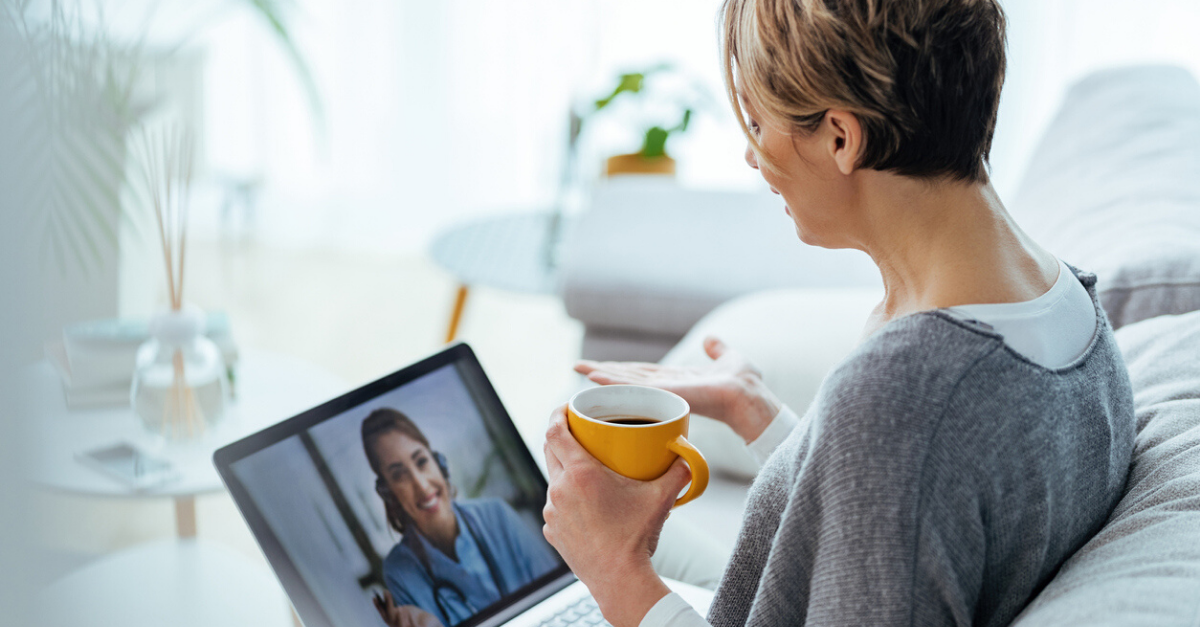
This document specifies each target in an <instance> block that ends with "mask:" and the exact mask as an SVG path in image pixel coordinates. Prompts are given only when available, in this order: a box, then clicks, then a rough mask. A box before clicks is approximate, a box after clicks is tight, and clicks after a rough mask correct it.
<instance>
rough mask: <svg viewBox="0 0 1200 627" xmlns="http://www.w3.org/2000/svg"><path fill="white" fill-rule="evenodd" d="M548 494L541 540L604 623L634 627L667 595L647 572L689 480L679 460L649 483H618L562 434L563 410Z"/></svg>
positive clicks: (552, 438)
mask: <svg viewBox="0 0 1200 627" xmlns="http://www.w3.org/2000/svg"><path fill="white" fill-rule="evenodd" d="M545 450H546V467H547V469H548V470H549V471H550V488H549V490H548V492H547V495H546V508H545V510H544V511H543V516H544V518H545V519H546V526H545V527H544V528H543V530H542V531H543V533H545V535H546V540H548V541H549V542H550V544H551V545H553V546H554V548H555V549H557V550H558V552H559V554H560V555H562V557H563V559H565V560H566V561H567V565H568V566H570V567H571V570H572V571H574V572H575V576H576V577H579V579H580V581H582V582H583V583H584V584H585V585H586V586H587V587H588V590H590V591H591V593H592V596H593V597H595V599H596V603H597V604H598V605H599V606H600V611H601V612H603V613H604V617H605V618H606V619H607V620H608V621H609V622H610V623H612V624H613V625H616V626H617V627H636V625H638V623H640V622H641V620H642V618H643V617H645V615H646V612H648V611H650V608H651V607H653V606H654V604H655V603H657V602H658V601H659V600H660V599H662V598H663V597H664V596H666V595H667V594H668V593H669V592H670V590H669V589H667V587H666V585H665V584H663V582H662V580H661V579H659V577H658V575H657V574H655V572H654V569H653V568H652V567H651V566H650V556H651V555H653V554H654V550H655V549H656V548H657V546H658V536H659V534H660V533H661V532H662V526H663V522H665V521H666V519H667V514H668V513H669V512H670V511H671V506H672V505H673V504H674V503H675V498H676V497H677V496H678V495H679V491H680V490H682V489H683V487H684V486H685V485H687V483H688V481H689V480H690V479H691V473H690V471H689V470H688V467H687V464H685V463H684V462H683V460H682V459H678V460H676V461H675V463H674V464H672V466H671V467H670V468H669V469H668V470H667V473H666V474H665V475H663V476H662V477H660V478H658V479H655V480H654V481H637V480H634V479H629V478H627V477H623V476H621V475H619V474H617V473H615V472H613V471H612V470H609V468H608V467H607V466H605V465H604V464H602V463H601V462H600V461H598V460H597V459H596V458H595V457H592V456H591V454H589V453H588V452H587V451H586V450H584V448H583V446H582V445H580V444H579V442H578V441H576V440H575V436H574V435H572V434H571V431H570V430H569V429H568V427H567V412H566V407H565V406H564V407H559V408H558V409H556V410H554V413H553V414H551V416H550V428H549V429H548V430H547V431H546V448H545Z"/></svg>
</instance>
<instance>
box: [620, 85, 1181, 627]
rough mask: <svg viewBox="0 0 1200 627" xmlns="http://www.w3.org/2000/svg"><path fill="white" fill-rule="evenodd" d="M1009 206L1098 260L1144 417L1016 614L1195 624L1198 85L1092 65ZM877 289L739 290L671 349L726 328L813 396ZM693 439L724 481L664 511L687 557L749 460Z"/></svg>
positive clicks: (718, 534) (682, 354)
mask: <svg viewBox="0 0 1200 627" xmlns="http://www.w3.org/2000/svg"><path fill="white" fill-rule="evenodd" d="M1008 206H1009V210H1010V212H1011V213H1012V214H1013V215H1014V217H1015V218H1016V219H1017V221H1018V222H1019V223H1020V224H1021V225H1022V227H1023V228H1024V229H1025V230H1026V231H1027V232H1028V233H1029V234H1030V235H1031V236H1032V237H1033V238H1034V239H1035V240H1037V241H1039V242H1040V243H1042V244H1043V245H1044V246H1046V247H1047V248H1048V249H1049V250H1051V251H1052V252H1054V253H1055V254H1057V255H1059V256H1060V257H1061V258H1063V259H1064V260H1066V261H1067V262H1068V263H1071V264H1073V265H1075V266H1077V267H1081V268H1083V269H1086V270H1088V271H1091V272H1095V273H1096V274H1097V276H1098V283H1097V291H1098V294H1099V297H1100V301H1101V304H1102V305H1103V307H1104V308H1105V311H1106V313H1107V314H1108V316H1109V318H1110V320H1111V321H1112V324H1113V326H1114V328H1115V329H1116V338H1117V342H1118V344H1119V346H1120V348H1121V351H1122V354H1123V356H1124V359H1125V361H1126V365H1127V367H1128V369H1129V373H1130V379H1131V381H1132V383H1133V390H1134V404H1135V412H1136V418H1137V436H1136V441H1135V450H1134V453H1133V459H1132V460H1131V464H1132V465H1131V469H1130V474H1129V479H1128V482H1127V485H1126V487H1125V492H1124V496H1123V498H1122V499H1121V501H1120V502H1119V504H1118V505H1117V507H1116V509H1115V510H1114V511H1113V512H1112V514H1111V516H1110V518H1109V520H1108V521H1107V523H1106V524H1105V525H1104V526H1103V528H1102V529H1101V530H1100V532H1099V533H1098V534H1096V536H1095V537H1093V538H1092V539H1091V540H1090V541H1089V542H1087V543H1086V544H1085V545H1084V546H1083V547H1082V548H1080V549H1079V550H1078V551H1077V552H1076V553H1075V554H1074V555H1073V556H1072V557H1070V558H1069V559H1068V560H1067V561H1066V563H1064V564H1063V565H1062V567H1061V568H1060V570H1059V571H1058V573H1057V574H1056V575H1055V576H1054V577H1053V579H1052V580H1051V581H1050V582H1049V584H1048V585H1046V586H1045V588H1044V589H1042V590H1041V591H1040V592H1039V593H1038V594H1037V595H1036V597H1035V598H1033V599H1032V601H1031V603H1030V604H1029V605H1028V607H1027V608H1026V609H1025V610H1024V611H1023V613H1022V614H1021V615H1020V616H1019V617H1018V618H1017V620H1016V621H1015V622H1014V625H1019V626H1020V627H1041V626H1049V625H1080V626H1082V625H1101V626H1105V625H1113V626H1116V625H1147V626H1149V625H1178V626H1181V627H1183V626H1190V627H1200V83H1197V81H1196V79H1195V78H1193V77H1192V76H1191V75H1190V74H1189V73H1187V72H1186V71H1184V70H1181V69H1178V68H1174V67H1158V66H1154V67H1132V68H1123V69H1115V70H1109V71H1104V72H1100V73H1097V74H1094V75H1091V76H1089V77H1087V78H1085V79H1083V80H1082V81H1080V82H1079V83H1077V84H1076V85H1075V86H1073V87H1072V88H1071V90H1070V91H1069V92H1068V94H1067V97H1066V99H1065V100H1064V103H1063V105H1062V107H1061V109H1060V111H1059V113H1058V115H1057V117H1056V118H1055V119H1054V121H1053V123H1052V124H1051V126H1050V127H1049V130H1048V131H1047V132H1046V134H1045V135H1044V137H1043V139H1042V141H1041V142H1040V144H1039V146H1038V148H1037V150H1036V153H1035V155H1034V157H1033V159H1032V160H1031V162H1030V167H1029V170H1028V172H1027V174H1026V175H1025V177H1024V179H1023V181H1022V183H1021V185H1020V190H1019V192H1018V194H1017V195H1016V196H1015V197H1014V198H1013V199H1011V200H1010V201H1009V205H1008ZM794 245H796V246H800V245H799V244H798V243H795V244H794ZM793 270H794V271H796V272H801V273H803V269H802V266H797V267H796V268H794V269H793ZM635 283H636V281H635ZM879 296H880V291H879V287H878V285H871V284H869V283H868V282H861V283H858V284H851V285H842V286H825V287H799V288H797V287H787V288H782V289H769V290H765V291H755V292H752V293H748V294H744V295H742V296H739V297H736V298H733V299H732V300H729V301H726V302H724V303H722V304H720V305H718V306H716V307H715V309H713V310H711V311H710V312H708V313H707V314H704V315H702V316H701V317H700V319H699V320H698V321H697V322H696V324H694V325H693V326H692V328H691V329H690V330H689V331H688V332H687V334H686V335H685V337H683V339H682V340H681V341H680V342H678V343H677V344H676V345H675V346H674V347H673V348H671V349H670V351H669V352H668V353H667V354H666V355H665V356H664V357H663V359H662V362H663V363H669V364H676V365H689V364H696V363H702V362H704V361H706V360H707V357H706V356H705V355H704V353H703V350H702V348H701V342H702V341H703V339H704V337H706V336H707V335H710V334H712V335H717V336H719V337H721V338H722V339H724V340H725V341H726V342H727V343H728V344H730V345H731V346H732V347H734V348H735V349H737V350H739V351H741V352H742V353H744V354H745V355H747V356H748V357H749V358H750V359H751V361H753V362H754V363H755V364H756V365H757V366H758V367H759V368H760V369H761V370H762V371H763V376H764V378H765V380H766V383H767V385H768V386H769V387H771V388H772V389H773V390H774V391H775V392H776V393H777V394H778V395H779V396H780V397H781V398H782V400H784V401H785V402H786V403H788V404H789V405H790V406H792V407H793V408H795V409H796V410H797V411H798V412H799V411H803V410H804V408H805V407H807V405H808V404H809V403H810V402H811V400H812V398H813V396H814V394H815V392H816V389H817V387H818V386H819V385H820V381H821V379H822V378H823V377H824V375H825V373H827V372H828V371H829V369H830V368H832V366H833V365H834V364H836V363H837V362H838V361H839V360H840V359H841V358H842V357H844V356H845V355H846V354H847V353H848V352H849V351H850V350H851V348H853V346H854V345H855V344H856V343H857V342H858V341H859V336H860V334H861V329H862V323H863V322H864V321H865V320H866V317H867V315H868V313H869V311H870V309H871V306H872V305H873V304H874V303H875V302H877V300H878V298H879ZM639 306H640V307H641V308H642V310H643V311H644V310H645V308H646V307H648V305H646V304H645V303H641V304H640V305H639ZM691 439H692V441H693V442H694V443H695V444H696V445H697V446H698V447H699V448H700V449H701V451H703V452H704V453H705V455H706V457H708V459H709V462H710V466H711V467H712V468H713V470H714V471H715V472H714V477H715V478H714V480H713V483H712V484H711V487H710V489H709V492H708V493H706V495H705V496H704V497H702V498H701V499H699V500H697V501H695V502H694V503H692V504H689V505H688V506H687V508H689V510H690V511H688V514H687V515H686V516H674V517H672V519H669V520H668V525H669V526H673V527H672V528H671V529H669V531H668V532H665V533H664V545H665V548H664V549H660V550H665V551H666V552H667V553H670V552H672V551H675V552H681V551H682V552H683V553H684V554H685V555H691V554H690V553H687V551H688V549H687V548H684V549H682V550H681V549H679V548H678V547H673V546H672V539H674V538H682V539H683V544H684V545H685V546H694V545H695V539H696V538H697V537H704V538H705V541H707V542H710V546H719V547H721V549H722V550H725V551H727V550H728V547H730V546H731V543H732V541H733V539H734V537H735V535H736V531H737V527H738V525H739V522H740V518H741V516H742V508H743V504H744V500H745V490H746V487H747V485H748V482H749V481H750V480H751V479H752V478H753V476H754V473H755V472H756V470H757V466H756V464H755V462H754V460H753V458H752V457H751V456H750V455H749V453H748V451H747V450H746V447H745V445H744V444H743V443H742V442H741V441H740V440H739V439H738V438H737V437H736V436H734V435H733V433H732V432H731V431H730V430H729V429H727V428H726V427H724V425H721V424H719V423H716V422H715V421H712V420H709V419H706V418H704V417H702V416H698V417H696V418H695V419H694V420H693V424H692V434H691ZM677 519H678V520H677ZM692 552H693V553H694V551H692ZM684 563H685V566H686V567H687V568H685V570H687V569H690V570H688V572H675V573H672V574H675V575H676V576H682V577H685V578H691V579H693V580H695V581H696V582H698V583H701V584H707V585H712V584H713V583H714V582H715V578H716V577H718V576H719V575H717V574H714V569H717V570H719V567H720V565H721V564H720V563H719V560H712V559H710V560H708V561H707V562H705V561H704V560H699V559H697V558H693V559H692V561H691V562H688V561H687V560H684ZM706 569H707V570H706Z"/></svg>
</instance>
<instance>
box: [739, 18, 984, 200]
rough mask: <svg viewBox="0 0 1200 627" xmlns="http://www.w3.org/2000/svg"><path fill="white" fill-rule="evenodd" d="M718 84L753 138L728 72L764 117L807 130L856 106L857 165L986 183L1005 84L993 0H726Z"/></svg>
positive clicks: (752, 141)
mask: <svg viewBox="0 0 1200 627" xmlns="http://www.w3.org/2000/svg"><path fill="white" fill-rule="evenodd" d="M721 25H722V28H721V31H722V40H723V45H722V57H723V59H724V66H725V67H724V70H725V82H726V90H727V92H728V94H729V97H730V100H731V101H732V104H733V108H734V111H735V112H736V113H737V116H738V119H739V121H740V122H741V124H742V130H743V131H744V132H745V133H746V136H747V138H748V139H749V141H750V144H751V146H752V147H753V149H754V150H755V152H756V153H757V154H758V156H759V161H760V163H765V165H766V167H775V164H773V163H770V162H769V161H764V159H766V157H764V155H763V152H762V147H761V145H759V143H758V141H757V140H756V138H755V137H754V135H753V134H752V133H750V129H749V128H748V127H747V125H746V121H745V115H744V114H743V111H742V107H741V103H740V102H739V94H738V90H737V87H735V83H734V72H735V71H736V72H737V74H738V77H739V78H740V79H741V87H742V91H743V92H744V93H742V94H740V96H742V97H745V98H746V99H747V100H748V101H749V102H751V103H753V104H754V107H755V109H756V112H757V113H758V115H759V117H760V118H762V119H761V120H759V121H760V122H764V123H768V124H772V125H774V126H776V127H779V128H783V129H786V130H787V131H789V132H805V131H812V130H814V129H816V128H817V126H818V125H820V123H821V121H822V120H823V119H824V116H825V112H827V111H829V110H830V109H841V110H845V111H849V112H851V113H853V114H854V115H855V116H857V117H858V120H859V123H860V124H861V125H862V128H863V134H864V136H865V142H864V143H865V146H864V148H863V153H862V156H861V158H860V161H859V167H862V168H867V169H874V170H884V171H892V172H896V173H898V174H903V175H908V176H913V177H940V176H947V177H950V178H954V179H959V180H967V181H977V182H985V181H987V180H988V175H987V169H986V166H985V164H986V163H987V160H988V153H989V151H990V150H991V144H992V134H993V132H994V130H995V127H996V110H997V108H998V107H999V104H1000V87H1001V85H1002V84H1003V83H1004V64H1005V60H1004V46H1005V35H1004V28H1005V19H1004V12H1003V10H1002V9H1001V8H1000V5H999V3H998V2H997V1H996V0H725V4H724V7H723V8H722V11H721Z"/></svg>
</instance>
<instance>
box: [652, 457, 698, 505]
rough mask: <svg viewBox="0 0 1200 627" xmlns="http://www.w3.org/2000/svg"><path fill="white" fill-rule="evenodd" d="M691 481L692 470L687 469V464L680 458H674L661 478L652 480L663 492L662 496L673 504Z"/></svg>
mask: <svg viewBox="0 0 1200 627" xmlns="http://www.w3.org/2000/svg"><path fill="white" fill-rule="evenodd" d="M691 481H692V469H691V468H688V465H687V462H685V461H683V458H682V457H679V458H676V459H675V462H674V463H672V464H671V467H670V468H668V469H667V472H666V473H665V474H663V476H661V477H659V478H658V479H655V480H654V483H656V484H657V485H658V486H660V488H661V489H662V491H663V494H664V495H667V496H669V497H670V502H672V503H674V502H675V499H676V498H678V497H679V493H680V492H682V491H683V488H684V487H686V486H687V484H688V483H691Z"/></svg>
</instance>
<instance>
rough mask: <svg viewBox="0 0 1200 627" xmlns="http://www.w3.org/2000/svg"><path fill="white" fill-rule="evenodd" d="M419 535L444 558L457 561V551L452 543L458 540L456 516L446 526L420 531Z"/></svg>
mask: <svg viewBox="0 0 1200 627" xmlns="http://www.w3.org/2000/svg"><path fill="white" fill-rule="evenodd" d="M421 534H422V535H424V536H425V539H426V540H429V543H430V544H432V545H433V546H434V548H436V549H437V550H439V551H441V552H442V553H444V554H445V555H446V557H449V558H450V559H452V560H454V561H456V562H457V561H458V551H456V550H455V548H454V541H455V540H457V539H458V516H455V517H454V521H453V522H452V523H450V524H448V525H439V526H437V527H435V528H433V529H428V530H426V529H421Z"/></svg>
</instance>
